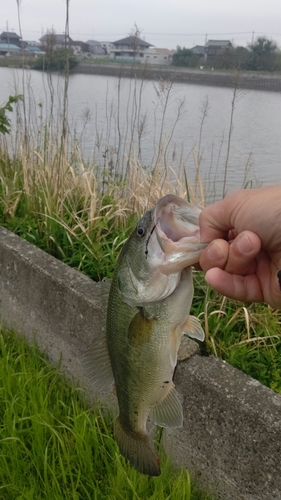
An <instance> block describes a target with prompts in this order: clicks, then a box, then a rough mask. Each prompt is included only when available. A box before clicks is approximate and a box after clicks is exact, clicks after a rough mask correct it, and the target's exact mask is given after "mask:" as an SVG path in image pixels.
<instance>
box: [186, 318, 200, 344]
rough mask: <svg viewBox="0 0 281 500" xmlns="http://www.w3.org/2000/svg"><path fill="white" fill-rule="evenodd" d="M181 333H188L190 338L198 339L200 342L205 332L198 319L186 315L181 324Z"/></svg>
mask: <svg viewBox="0 0 281 500" xmlns="http://www.w3.org/2000/svg"><path fill="white" fill-rule="evenodd" d="M182 333H183V334H184V335H188V336H189V337H191V338H192V339H196V340H200V341H201V342H203V340H204V339H205V332H204V330H203V328H202V326H201V323H200V321H199V319H198V318H196V317H195V316H188V319H187V321H186V322H185V324H184V325H183V326H182Z"/></svg>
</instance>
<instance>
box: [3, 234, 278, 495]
mask: <svg viewBox="0 0 281 500" xmlns="http://www.w3.org/2000/svg"><path fill="white" fill-rule="evenodd" d="M0 315H1V316H2V321H3V324H4V325H6V326H8V327H11V328H14V329H15V330H17V331H19V332H21V333H22V334H24V335H25V336H26V337H27V339H28V340H32V339H33V338H34V335H35V336H36V339H37V341H38V344H39V346H40V348H41V349H43V350H45V351H47V354H48V355H49V357H50V359H51V360H52V361H53V362H57V361H58V360H59V359H60V356H62V369H63V371H64V372H65V373H66V374H67V375H68V376H69V377H72V378H73V379H74V380H75V381H76V383H79V384H80V385H81V386H83V387H85V388H86V390H87V391H88V392H87V393H88V394H89V395H90V397H92V394H90V389H89V386H88V384H87V381H86V380H85V379H84V378H83V374H82V370H81V358H82V356H83V353H84V351H85V349H86V347H87V345H89V344H90V342H91V339H92V338H93V336H94V335H98V334H99V332H100V331H101V329H102V328H104V315H103V312H102V307H101V301H100V286H99V284H98V283H94V282H93V281H91V280H90V279H88V278H87V277H85V276H83V275H82V274H80V273H79V272H77V271H75V270H73V269H70V268H69V267H67V266H66V265H64V264H62V263H60V262H58V261H57V260H56V259H54V258H52V257H50V256H48V255H46V254H45V253H44V252H42V251H41V250H39V249H37V248H35V247H34V246H33V245H31V244H29V243H27V242H26V241H24V240H22V239H21V238H19V237H17V236H16V235H14V234H13V233H10V232H9V231H6V230H5V229H3V228H1V227H0ZM194 352H196V349H195V350H194ZM175 382H176V385H177V389H178V391H179V392H180V393H181V394H182V397H183V408H184V426H183V428H182V429H176V430H173V431H168V432H167V433H166V447H167V448H168V450H170V451H171V452H172V453H173V456H174V460H175V462H176V463H178V464H180V465H184V466H187V467H188V468H189V469H190V470H191V471H193V472H199V473H200V474H201V481H202V482H203V483H204V482H206V483H208V484H213V485H214V488H215V491H216V492H217V498H219V499H221V500H274V499H279V500H281V455H280V450H281V418H280V416H281V396H280V395H277V394H275V393H274V392H272V391H271V390H269V389H267V388H265V387H263V386H262V385H261V384H259V383H258V382H257V381H255V380H253V379H251V378H250V377H248V376H246V375H244V374H243V373H241V372H239V371H238V370H236V369H234V368H232V367H231V366H229V365H228V364H227V363H224V362H223V361H221V360H218V359H216V358H214V357H213V356H210V357H208V358H206V357H201V356H199V355H198V354H195V355H193V356H191V358H189V359H188V360H187V361H183V362H181V363H180V364H179V365H178V367H177V370H176V377H175Z"/></svg>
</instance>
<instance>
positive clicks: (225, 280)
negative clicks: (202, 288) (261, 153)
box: [199, 186, 281, 307]
mask: <svg viewBox="0 0 281 500" xmlns="http://www.w3.org/2000/svg"><path fill="white" fill-rule="evenodd" d="M199 224H200V233H201V241H210V242H211V243H210V244H209V245H208V246H207V247H206V249H205V250H204V251H203V252H202V254H201V257H200V266H201V268H202V269H203V270H204V271H206V276H205V279H206V281H207V283H209V284H210V285H211V286H212V287H213V288H214V289H215V290H217V291H218V292H219V293H221V294H223V295H226V296H228V297H230V298H233V299H237V300H243V301H250V302H262V301H265V302H267V303H268V304H270V305H271V306H273V307H281V290H280V286H279V281H278V277H277V273H278V271H279V270H280V269H281V186H272V187H264V188H258V189H247V190H240V191H236V192H234V193H231V194H230V195H228V196H226V197H225V198H224V199H223V200H221V201H219V202H217V203H214V204H213V205H210V206H209V207H206V208H205V209H204V210H203V211H202V213H201V215H200V220H199Z"/></svg>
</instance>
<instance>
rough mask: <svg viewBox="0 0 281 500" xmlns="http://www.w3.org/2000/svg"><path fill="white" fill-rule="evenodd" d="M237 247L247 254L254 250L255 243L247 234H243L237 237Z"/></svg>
mask: <svg viewBox="0 0 281 500" xmlns="http://www.w3.org/2000/svg"><path fill="white" fill-rule="evenodd" d="M237 248H238V250H239V252H240V253H242V254H247V253H251V252H252V250H253V245H252V242H251V240H250V238H249V236H247V234H243V235H241V236H240V238H238V239H237Z"/></svg>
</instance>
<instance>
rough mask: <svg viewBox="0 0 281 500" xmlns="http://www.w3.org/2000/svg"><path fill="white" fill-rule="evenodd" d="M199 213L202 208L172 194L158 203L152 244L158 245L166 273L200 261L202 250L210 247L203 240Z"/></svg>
mask: <svg viewBox="0 0 281 500" xmlns="http://www.w3.org/2000/svg"><path fill="white" fill-rule="evenodd" d="M200 212H201V210H200V209H199V208H197V207H195V206H194V205H192V204H191V203H188V202H187V201H185V200H183V199H182V198H179V197H178V196H176V195H172V194H170V195H167V196H164V198H161V199H160V200H159V201H158V203H157V204H156V206H155V213H154V222H155V226H154V231H153V233H155V237H154V238H153V240H154V241H152V242H151V243H152V245H153V244H154V246H155V244H156V245H157V244H158V245H159V247H160V249H161V252H162V265H163V267H164V268H166V272H167V271H168V272H171V271H172V272H175V271H179V270H182V269H184V268H185V267H188V266H192V265H194V264H196V263H197V262H198V261H199V258H200V254H201V252H202V250H204V248H205V247H206V246H207V243H200V230H199V215H200ZM153 233H152V235H153ZM156 241H157V242H156ZM158 250H159V249H158ZM154 251H155V248H154ZM159 256H160V255H159Z"/></svg>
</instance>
